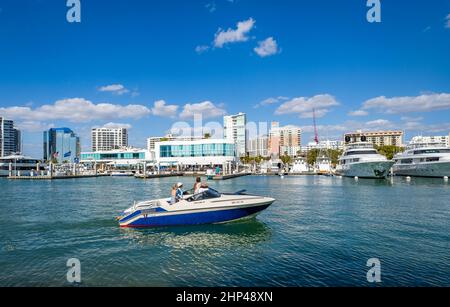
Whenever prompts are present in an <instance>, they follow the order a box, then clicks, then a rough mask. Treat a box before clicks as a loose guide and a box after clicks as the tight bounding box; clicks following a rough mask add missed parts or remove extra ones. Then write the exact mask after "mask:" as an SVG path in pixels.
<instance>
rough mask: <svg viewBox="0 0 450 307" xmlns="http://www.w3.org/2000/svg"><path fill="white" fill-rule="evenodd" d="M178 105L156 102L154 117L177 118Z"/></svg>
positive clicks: (161, 101)
mask: <svg viewBox="0 0 450 307" xmlns="http://www.w3.org/2000/svg"><path fill="white" fill-rule="evenodd" d="M177 111H178V106H177V105H167V104H166V102H165V101H164V100H158V101H155V104H154V106H153V108H152V113H153V115H156V116H161V117H175V116H176V115H177Z"/></svg>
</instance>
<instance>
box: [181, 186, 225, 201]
mask: <svg viewBox="0 0 450 307" xmlns="http://www.w3.org/2000/svg"><path fill="white" fill-rule="evenodd" d="M220 196H221V194H220V193H219V192H217V191H216V190H214V189H211V188H209V189H208V190H206V191H204V192H202V193H198V194H196V195H193V196H191V197H189V198H188V201H199V200H205V199H212V198H219V197H220Z"/></svg>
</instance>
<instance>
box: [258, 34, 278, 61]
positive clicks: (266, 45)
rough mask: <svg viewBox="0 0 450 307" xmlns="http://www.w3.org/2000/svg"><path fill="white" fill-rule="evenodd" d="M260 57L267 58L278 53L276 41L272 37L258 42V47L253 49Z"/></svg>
mask: <svg viewBox="0 0 450 307" xmlns="http://www.w3.org/2000/svg"><path fill="white" fill-rule="evenodd" d="M253 50H254V51H255V52H256V54H257V55H259V56H260V57H262V58H264V57H268V56H271V55H274V54H277V53H278V52H279V49H278V44H277V41H276V40H274V39H273V37H269V38H267V39H265V40H263V41H260V42H258V47H256V48H255V49H253Z"/></svg>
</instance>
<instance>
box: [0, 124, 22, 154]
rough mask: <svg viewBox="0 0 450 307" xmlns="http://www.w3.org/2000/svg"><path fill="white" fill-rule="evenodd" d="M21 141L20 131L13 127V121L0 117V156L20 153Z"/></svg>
mask: <svg viewBox="0 0 450 307" xmlns="http://www.w3.org/2000/svg"><path fill="white" fill-rule="evenodd" d="M21 143H22V137H21V133H20V130H18V129H16V128H15V127H14V122H13V121H12V120H7V119H4V118H3V117H0V157H6V156H9V155H12V154H19V153H21V151H22V146H21Z"/></svg>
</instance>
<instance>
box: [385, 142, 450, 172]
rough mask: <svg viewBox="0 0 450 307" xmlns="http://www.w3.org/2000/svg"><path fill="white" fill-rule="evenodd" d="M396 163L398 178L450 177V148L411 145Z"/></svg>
mask: <svg viewBox="0 0 450 307" xmlns="http://www.w3.org/2000/svg"><path fill="white" fill-rule="evenodd" d="M394 161H395V164H394V167H393V170H394V174H395V175H398V176H413V177H436V178H438V177H450V147H446V146H445V145H443V144H441V143H411V144H409V145H408V146H407V148H406V150H405V151H404V152H403V153H399V154H397V155H396V156H395V157H394Z"/></svg>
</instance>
